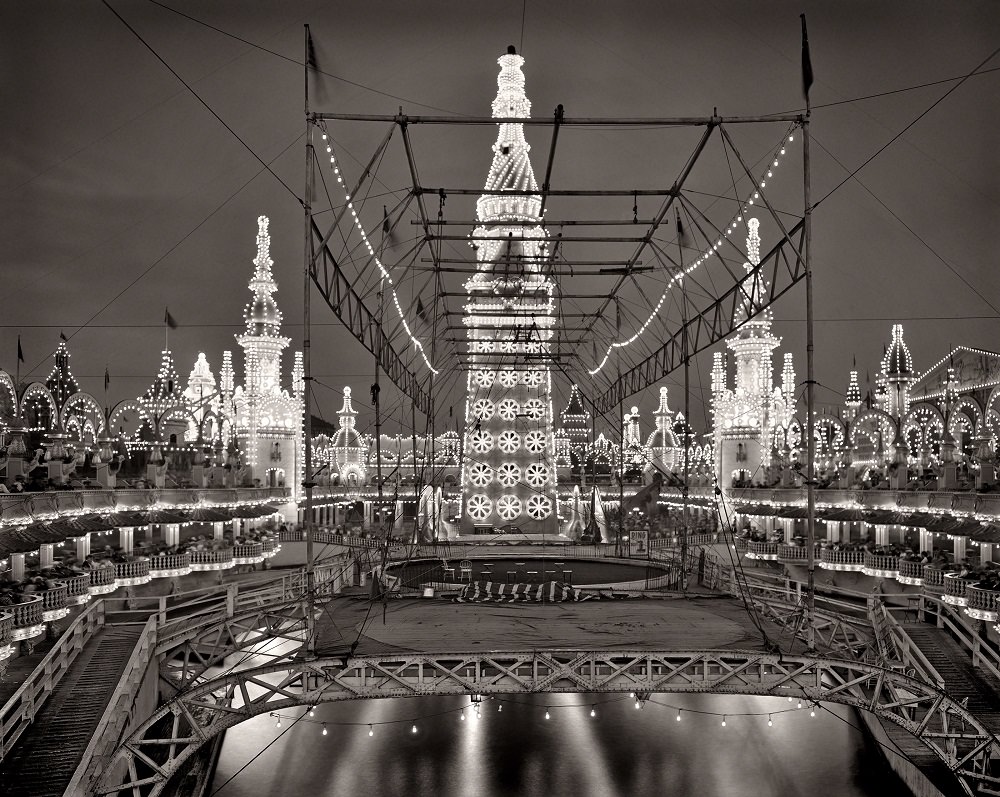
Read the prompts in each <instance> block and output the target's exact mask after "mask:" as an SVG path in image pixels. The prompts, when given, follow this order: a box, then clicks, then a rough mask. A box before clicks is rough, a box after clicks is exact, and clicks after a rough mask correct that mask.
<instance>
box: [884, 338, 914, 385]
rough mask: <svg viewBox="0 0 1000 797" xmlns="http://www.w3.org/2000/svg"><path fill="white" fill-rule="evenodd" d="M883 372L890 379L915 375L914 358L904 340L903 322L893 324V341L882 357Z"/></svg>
mask: <svg viewBox="0 0 1000 797" xmlns="http://www.w3.org/2000/svg"><path fill="white" fill-rule="evenodd" d="M882 373H884V374H885V375H886V377H887V378H890V379H892V378H896V379H898V378H901V377H910V378H912V377H913V358H912V357H911V356H910V350H909V348H907V346H906V342H905V341H904V340H903V325H902V324H893V326H892V343H891V344H889V348H888V349H887V350H886V352H885V355H884V356H883V357H882Z"/></svg>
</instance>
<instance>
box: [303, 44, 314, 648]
mask: <svg viewBox="0 0 1000 797" xmlns="http://www.w3.org/2000/svg"><path fill="white" fill-rule="evenodd" d="M311 44H312V37H311V35H310V33H309V26H308V25H306V26H305V58H304V59H303V63H304V64H305V66H304V68H303V73H304V87H305V91H304V97H305V115H306V190H305V197H304V199H303V202H302V210H303V215H304V216H305V236H306V239H305V268H304V269H303V279H302V285H303V288H302V293H303V297H302V369H303V382H304V383H305V385H304V390H303V391H302V393H303V414H304V415H305V418H304V419H303V431H302V434H303V436H304V438H305V441H304V442H305V481H304V482H303V483H302V486H303V487H304V488H305V492H306V511H305V527H306V528H305V531H306V655H307V656H308V657H310V658H314V657H315V656H316V589H315V587H316V572H315V555H314V551H313V517H312V509H313V503H312V490H313V481H312V401H311V395H312V364H311V357H310V340H309V337H310V329H311V328H310V312H309V294H310V285H311V282H312V269H313V263H314V262H315V259H316V258H315V255H314V252H313V230H312V228H313V218H312V194H313V180H314V170H313V163H314V157H315V156H314V152H313V135H314V132H315V121H314V120H313V118H312V117H311V116H310V114H309V64H310V56H309V52H310V50H311V49H312V48H311Z"/></svg>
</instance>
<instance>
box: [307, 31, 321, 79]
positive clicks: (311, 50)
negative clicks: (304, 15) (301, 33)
mask: <svg viewBox="0 0 1000 797" xmlns="http://www.w3.org/2000/svg"><path fill="white" fill-rule="evenodd" d="M306 66H308V67H309V68H310V69H317V70H318V69H319V66H317V64H316V46H315V45H314V44H313V37H312V31H310V30H309V26H308V25H306Z"/></svg>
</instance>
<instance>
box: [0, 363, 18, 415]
mask: <svg viewBox="0 0 1000 797" xmlns="http://www.w3.org/2000/svg"><path fill="white" fill-rule="evenodd" d="M17 407H18V405H17V389H16V388H15V387H14V380H13V379H11V378H10V374H8V373H7V372H6V371H0V418H4V417H9V418H16V417H17Z"/></svg>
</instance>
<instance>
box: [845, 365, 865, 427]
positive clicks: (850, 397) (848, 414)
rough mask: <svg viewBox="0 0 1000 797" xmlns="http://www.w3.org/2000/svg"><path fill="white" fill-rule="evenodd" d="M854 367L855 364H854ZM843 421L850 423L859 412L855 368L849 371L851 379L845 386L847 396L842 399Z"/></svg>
mask: <svg viewBox="0 0 1000 797" xmlns="http://www.w3.org/2000/svg"><path fill="white" fill-rule="evenodd" d="M855 365H857V363H856V362H855ZM844 407H845V408H846V409H845V410H844V419H845V420H846V421H847V422H848V423H850V422H851V421H853V420H854V419H855V418H857V417H858V412H860V410H861V386H860V385H859V384H858V371H857V368H852V369H851V379H850V382H848V384H847V394H846V397H845V399H844Z"/></svg>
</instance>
